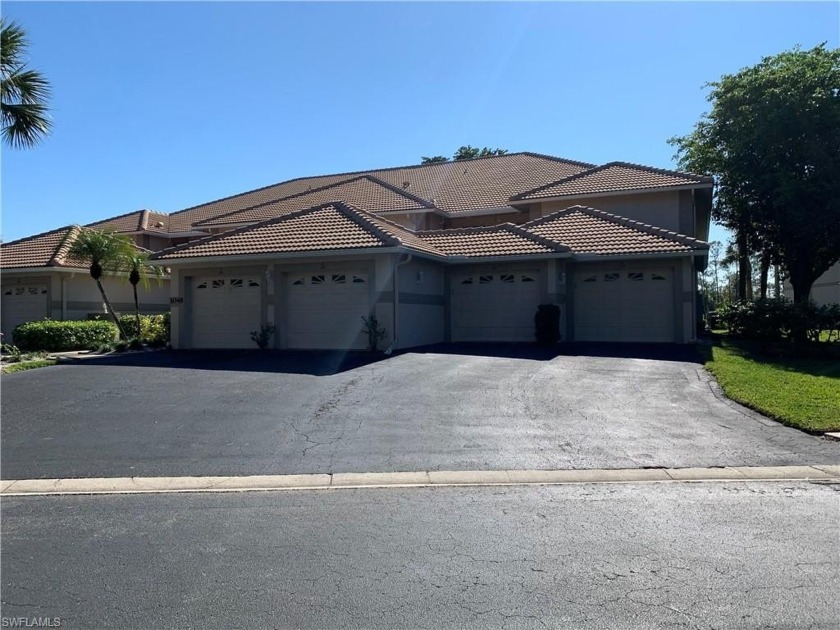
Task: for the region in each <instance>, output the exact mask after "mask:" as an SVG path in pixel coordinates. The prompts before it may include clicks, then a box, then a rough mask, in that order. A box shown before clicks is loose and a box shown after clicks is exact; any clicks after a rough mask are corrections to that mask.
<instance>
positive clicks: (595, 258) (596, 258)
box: [572, 250, 698, 263]
mask: <svg viewBox="0 0 840 630" xmlns="http://www.w3.org/2000/svg"><path fill="white" fill-rule="evenodd" d="M697 255H698V252H697V250H691V251H688V252H660V253H658V254H657V253H654V252H651V253H645V254H609V255H598V254H576V255H575V257H574V258H573V259H572V262H576V263H591V262H602V261H603V262H610V261H614V260H616V261H620V260H651V259H662V258H665V259H674V258H690V257H692V256H697Z"/></svg>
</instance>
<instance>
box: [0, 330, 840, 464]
mask: <svg viewBox="0 0 840 630" xmlns="http://www.w3.org/2000/svg"><path fill="white" fill-rule="evenodd" d="M563 352H564V353H565V354H562V355H559V356H555V355H552V354H546V353H544V352H543V353H541V352H539V351H537V350H533V349H529V348H514V347H504V346H497V347H493V346H482V347H478V346H473V347H460V348H459V347H447V346H441V347H435V348H429V349H425V350H423V351H421V352H411V353H405V354H401V355H398V356H394V357H390V358H387V359H381V360H377V361H373V360H372V358H371V357H369V356H367V355H359V354H354V355H349V356H338V355H334V354H327V353H273V352H265V353H259V352H163V353H152V354H147V355H132V356H127V357H122V358H117V359H105V360H101V359H96V360H90V361H85V362H79V363H77V364H73V365H59V366H55V367H50V368H43V369H38V370H33V371H30V372H21V373H17V374H10V375H5V376H3V377H2V428H1V429H0V438H2V468H1V470H2V477H3V478H4V479H22V478H52V477H112V476H159V475H173V476H182V475H253V474H282V473H316V472H363V471H371V472H387V471H412V470H478V469H522V468H541V469H558V468H563V469H565V468H632V467H659V466H664V467H689V466H728V465H733V466H734V465H739V466H758V465H796V464H806V465H807V464H837V463H840V443H833V442H828V441H826V440H824V439H822V438H818V437H813V436H809V435H806V434H804V433H801V432H799V431H797V430H794V429H789V428H787V427H784V426H782V425H779V424H777V423H775V422H772V421H770V420H768V419H766V418H763V417H762V416H760V415H758V414H755V413H753V412H751V411H749V410H746V409H744V408H743V407H741V406H739V405H737V404H735V403H732V402H731V401H728V400H726V399H724V398H723V397H722V396H721V395H720V393H719V392H718V391H717V388H716V385H715V384H714V383H713V382H711V380H710V377H709V376H708V375H707V373H706V372H705V371H704V370H703V368H702V366H701V364H700V363H698V362H697V358H696V355H694V351H693V350H692V349H690V348H680V347H670V348H668V347H658V348H645V347H641V346H639V347H629V346H628V347H609V346H592V347H583V346H576V347H567V348H564V350H563Z"/></svg>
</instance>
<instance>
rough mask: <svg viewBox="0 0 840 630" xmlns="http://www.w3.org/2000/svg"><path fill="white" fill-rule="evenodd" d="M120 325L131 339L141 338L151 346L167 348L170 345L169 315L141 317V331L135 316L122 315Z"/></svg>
mask: <svg viewBox="0 0 840 630" xmlns="http://www.w3.org/2000/svg"><path fill="white" fill-rule="evenodd" d="M120 324H122V327H123V330H125V334H126V335H128V338H129V339H132V338H139V339H140V340H141V341H143V342H145V343H147V344H149V345H150V346H165V345H166V344H168V343H169V313H162V314H160V315H141V316H140V330H139V331H138V330H137V317H136V316H134V315H122V316H121V317H120Z"/></svg>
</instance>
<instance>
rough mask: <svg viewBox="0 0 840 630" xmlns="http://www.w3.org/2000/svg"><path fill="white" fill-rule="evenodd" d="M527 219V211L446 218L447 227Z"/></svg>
mask: <svg viewBox="0 0 840 630" xmlns="http://www.w3.org/2000/svg"><path fill="white" fill-rule="evenodd" d="M526 221H528V213H527V212H507V213H504V214H483V215H478V216H471V217H453V218H449V219H446V221H445V223H446V227H447V228H461V227H475V226H481V225H499V224H500V223H514V224H516V225H518V224H520V223H525V222H526Z"/></svg>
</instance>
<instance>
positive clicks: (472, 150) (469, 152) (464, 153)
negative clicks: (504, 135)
mask: <svg viewBox="0 0 840 630" xmlns="http://www.w3.org/2000/svg"><path fill="white" fill-rule="evenodd" d="M505 153H507V149H490V148H488V147H484V148H483V149H479V148H478V147H473V146H470V145H466V146H463V147H460V148H459V149H458V150H457V151H455V155H453V156H452V159H453V160H472V159H475V158H478V157H490V156H493V155H504V154H505Z"/></svg>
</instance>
